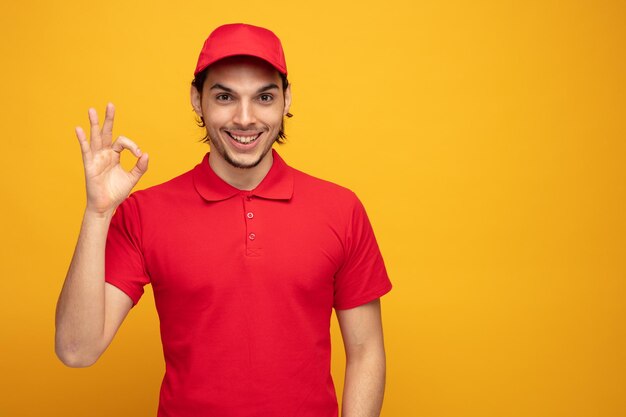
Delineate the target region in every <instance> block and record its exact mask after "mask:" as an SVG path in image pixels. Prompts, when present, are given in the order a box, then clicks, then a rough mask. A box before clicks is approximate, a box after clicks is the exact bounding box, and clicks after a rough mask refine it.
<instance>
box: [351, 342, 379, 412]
mask: <svg viewBox="0 0 626 417" xmlns="http://www.w3.org/2000/svg"><path fill="white" fill-rule="evenodd" d="M385 369H386V368H385V352H384V349H383V348H382V347H380V348H378V349H373V350H372V351H370V352H361V353H358V354H350V355H348V356H347V361H346V375H345V382H344V389H343V404H342V413H341V415H342V417H378V416H379V415H380V410H381V407H382V403H383V394H384V391H385Z"/></svg>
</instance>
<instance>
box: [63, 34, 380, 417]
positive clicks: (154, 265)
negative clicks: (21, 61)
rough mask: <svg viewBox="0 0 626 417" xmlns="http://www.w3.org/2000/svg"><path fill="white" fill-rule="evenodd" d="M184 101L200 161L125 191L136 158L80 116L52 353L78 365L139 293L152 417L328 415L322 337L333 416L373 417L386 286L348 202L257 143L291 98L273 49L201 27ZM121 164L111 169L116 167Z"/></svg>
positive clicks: (360, 217)
mask: <svg viewBox="0 0 626 417" xmlns="http://www.w3.org/2000/svg"><path fill="white" fill-rule="evenodd" d="M194 75H195V79H194V83H193V85H192V88H191V103H192V106H193V108H194V110H195V112H196V113H197V115H198V116H199V117H200V118H201V120H202V121H203V123H204V125H205V126H206V131H207V138H208V141H209V142H210V145H211V152H210V153H208V154H207V155H206V156H205V157H204V159H203V160H202V162H201V163H200V164H198V165H197V166H196V167H195V168H193V169H192V170H191V171H189V172H187V173H185V174H183V175H181V176H179V177H176V178H174V179H172V180H170V181H168V182H166V183H164V184H161V185H158V186H155V187H152V188H149V189H146V190H143V191H138V192H135V193H133V194H132V195H130V196H129V197H128V198H127V196H128V194H129V193H130V191H131V189H132V188H133V187H134V186H135V184H136V183H137V181H138V180H139V178H140V177H141V176H142V174H143V173H144V172H145V171H146V169H147V168H148V155H147V154H145V153H143V152H142V151H141V150H140V149H139V148H138V147H137V145H136V144H135V143H134V142H132V141H131V140H129V139H127V138H125V137H121V136H120V137H118V138H117V139H116V140H115V141H113V140H112V128H113V118H114V108H113V106H112V105H111V104H109V105H108V106H107V110H106V116H105V120H104V123H103V125H102V128H100V125H99V122H98V117H97V115H96V112H95V110H93V109H90V110H89V120H90V124H91V132H90V140H89V141H88V140H87V138H86V135H85V133H84V132H83V130H82V129H81V128H77V129H76V134H77V137H78V140H79V143H80V146H81V150H82V154H83V163H84V167H85V177H86V186H87V207H86V209H85V214H84V219H83V224H82V228H81V232H80V235H79V238H78V244H77V247H76V251H75V253H74V257H73V259H72V262H71V265H70V268H69V271H68V274H67V277H66V280H65V284H64V286H63V290H62V291H61V295H60V298H59V303H58V306H57V316H56V323H57V333H56V351H57V354H58V356H59V358H60V359H61V360H62V361H63V362H64V363H65V364H67V365H69V366H76V367H81V366H89V365H91V364H93V363H94V362H95V361H96V360H97V359H98V357H99V356H100V355H101V354H102V352H103V351H104V350H105V349H106V347H107V346H108V345H109V343H110V342H111V340H112V338H113V336H114V335H115V333H116V331H117V329H118V328H119V326H120V325H121V323H122V321H123V320H124V318H125V317H126V315H127V314H128V312H129V310H130V309H131V308H132V306H133V305H135V304H136V303H137V302H138V301H139V299H140V297H141V295H142V293H143V286H144V285H145V284H148V283H150V284H151V285H152V287H153V290H154V297H155V302H156V307H157V310H158V313H159V318H160V321H161V338H162V342H163V351H164V356H165V364H166V373H165V376H164V379H163V384H162V387H161V395H160V402H159V416H161V417H165V416H177V417H185V416H189V417H202V416H219V417H229V416H233V417H235V416H241V417H244V416H246V417H247V416H259V417H261V416H262V417H271V416H290V417H291V416H293V417H314V416H315V417H333V416H337V415H338V407H337V399H336V395H335V390H334V386H333V382H332V379H331V375H330V334H329V325H330V317H331V312H332V309H333V308H335V310H336V314H337V317H338V320H339V324H340V328H341V331H342V336H343V340H344V345H345V349H346V364H347V366H346V377H345V388H344V395H343V410H342V415H343V416H344V417H365V416H378V415H379V413H380V408H381V405H382V398H383V391H384V381H385V353H384V347H383V337H382V327H381V315H380V303H379V297H381V296H382V295H384V294H385V293H387V292H388V291H389V290H390V289H391V283H390V281H389V279H388V277H387V273H386V271H385V267H384V264H383V261H382V258H381V255H380V251H379V250H378V246H377V245H376V241H375V238H374V235H373V232H372V229H371V226H370V223H369V221H368V219H367V216H366V214H365V211H364V209H363V206H362V205H361V203H360V202H359V200H358V199H357V198H356V196H355V195H354V194H353V193H352V192H350V191H349V190H347V189H345V188H342V187H340V186H337V185H334V184H332V183H329V182H325V181H322V180H319V179H316V178H313V177H311V176H308V175H306V174H304V173H302V172H300V171H297V170H295V169H293V168H291V167H289V166H288V165H286V164H285V162H284V161H283V160H282V159H281V158H280V156H279V155H278V153H276V151H274V150H273V149H272V144H273V143H274V142H275V141H277V140H280V138H281V137H282V136H283V131H282V126H283V117H284V116H285V115H287V114H288V112H289V106H290V103H291V91H290V88H289V85H288V83H287V67H286V64H285V59H284V55H283V50H282V46H281V44H280V41H279V39H278V38H277V37H276V36H275V35H274V34H273V33H272V32H270V31H269V30H267V29H263V28H259V27H255V26H251V25H244V24H233V25H225V26H221V27H219V28H217V29H216V30H215V31H214V32H213V33H211V35H210V36H209V38H208V39H207V40H206V42H205V44H204V47H203V49H202V52H201V53H200V57H199V60H198V65H197V68H196V71H195V74H194ZM124 149H128V150H129V151H130V152H132V154H133V155H135V156H136V157H137V163H136V165H135V167H134V168H133V169H132V170H131V171H130V172H126V171H124V170H123V169H122V168H121V167H120V164H119V155H120V153H121V152H122V151H123V150H124Z"/></svg>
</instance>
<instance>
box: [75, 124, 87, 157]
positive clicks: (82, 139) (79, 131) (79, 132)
mask: <svg viewBox="0 0 626 417" xmlns="http://www.w3.org/2000/svg"><path fill="white" fill-rule="evenodd" d="M75 132H76V137H77V138H78V143H79V144H80V151H81V153H82V154H83V159H86V158H88V157H89V156H90V155H91V152H90V151H91V149H90V148H89V142H88V141H87V135H85V131H84V130H83V128H82V127H80V126H76V128H75Z"/></svg>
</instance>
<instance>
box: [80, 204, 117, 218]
mask: <svg viewBox="0 0 626 417" xmlns="http://www.w3.org/2000/svg"><path fill="white" fill-rule="evenodd" d="M114 212H115V209H110V210H98V209H94V208H92V207H89V206H87V207H85V214H84V217H85V219H93V220H104V221H110V220H111V218H112V217H113V213H114Z"/></svg>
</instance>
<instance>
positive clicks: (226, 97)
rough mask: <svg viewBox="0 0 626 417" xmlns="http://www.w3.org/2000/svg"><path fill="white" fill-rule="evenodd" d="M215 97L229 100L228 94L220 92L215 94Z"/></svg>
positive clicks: (220, 99)
mask: <svg viewBox="0 0 626 417" xmlns="http://www.w3.org/2000/svg"><path fill="white" fill-rule="evenodd" d="M215 99H216V100H217V101H229V100H230V96H229V95H228V94H225V93H221V94H218V95H217V96H215Z"/></svg>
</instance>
